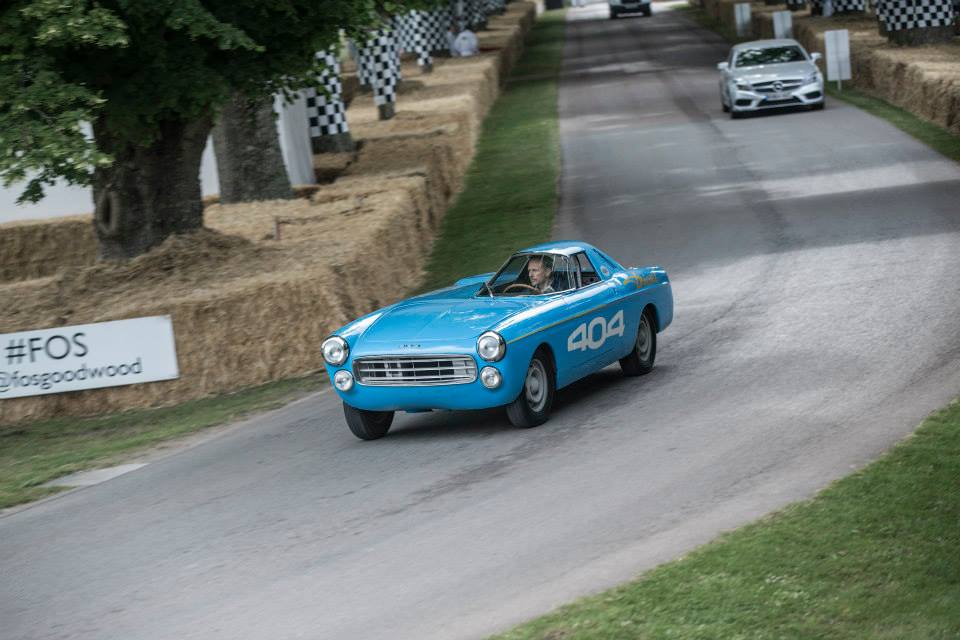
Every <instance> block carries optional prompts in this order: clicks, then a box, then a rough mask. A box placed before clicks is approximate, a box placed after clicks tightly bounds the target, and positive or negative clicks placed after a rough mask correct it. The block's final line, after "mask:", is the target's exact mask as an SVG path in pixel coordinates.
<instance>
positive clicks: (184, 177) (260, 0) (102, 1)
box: [0, 0, 423, 258]
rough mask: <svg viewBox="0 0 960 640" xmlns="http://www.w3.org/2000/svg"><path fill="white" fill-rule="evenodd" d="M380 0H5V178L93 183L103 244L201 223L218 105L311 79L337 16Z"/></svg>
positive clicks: (152, 238) (117, 246)
mask: <svg viewBox="0 0 960 640" xmlns="http://www.w3.org/2000/svg"><path fill="white" fill-rule="evenodd" d="M378 1H379V0H202V1H201V0H150V1H149V2H147V1H144V0H72V1H63V0H12V1H8V2H6V3H5V4H4V8H3V9H0V175H2V176H3V178H4V181H5V183H7V184H10V183H12V182H16V181H21V180H24V179H27V180H28V184H27V187H26V189H25V191H24V193H23V195H22V196H21V200H22V201H36V200H39V199H40V198H42V196H43V187H44V185H49V184H52V183H53V181H54V180H55V179H57V178H63V179H66V180H67V181H68V182H70V183H73V184H82V185H92V186H93V193H94V205H95V225H96V231H97V237H98V239H99V246H100V255H101V257H104V258H129V257H132V256H135V255H137V254H139V253H142V252H144V251H146V250H147V249H149V248H151V247H153V246H155V245H156V244H158V243H159V242H161V241H163V239H164V238H166V237H167V236H169V235H170V234H172V233H179V232H183V231H190V230H193V229H196V228H198V227H200V226H202V224H203V209H202V206H201V202H200V182H199V165H200V157H201V154H202V152H203V147H204V144H205V141H206V139H207V136H208V134H209V133H210V129H211V127H212V125H213V121H214V118H215V116H216V114H217V112H218V110H219V109H220V108H221V107H222V106H223V105H224V104H226V103H227V102H228V101H229V100H230V98H231V96H233V95H234V93H235V92H239V93H241V94H243V95H246V96H248V97H250V98H256V97H258V96H268V95H272V94H273V93H275V92H277V91H284V90H296V89H298V88H301V87H305V86H310V85H311V84H312V82H313V79H314V78H316V75H317V73H318V72H319V71H320V69H319V68H318V64H317V58H316V57H315V55H314V54H315V52H316V51H319V50H321V49H324V48H326V47H327V46H329V45H331V44H332V43H334V42H336V41H337V40H338V38H339V31H340V29H345V30H347V32H348V33H359V32H360V31H361V30H362V29H363V28H365V27H367V26H369V25H371V24H373V23H375V22H376V21H377V20H378V11H381V10H383V9H384V7H382V6H380V5H379V4H378ZM414 5H416V6H422V5H423V3H422V2H411V3H410V8H414ZM384 6H386V5H384ZM405 6H406V5H405V4H404V0H398V1H394V2H391V3H390V4H389V7H387V8H389V9H390V10H391V11H395V10H399V8H401V7H405ZM84 122H88V123H91V124H92V131H93V138H92V140H91V139H90V138H89V137H88V136H87V135H86V134H85V132H84V129H83V127H82V123H84Z"/></svg>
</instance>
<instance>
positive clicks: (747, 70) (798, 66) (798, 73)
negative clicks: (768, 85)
mask: <svg viewBox="0 0 960 640" xmlns="http://www.w3.org/2000/svg"><path fill="white" fill-rule="evenodd" d="M815 69H816V66H815V65H814V64H813V63H812V62H808V61H803V62H787V63H783V64H770V65H757V66H755V67H739V68H737V69H734V70H733V75H734V76H735V77H736V78H737V79H738V80H746V81H747V82H750V83H755V82H770V81H772V80H784V79H789V78H803V77H805V76H806V75H808V74H810V73H812V72H813V71H814V70H815Z"/></svg>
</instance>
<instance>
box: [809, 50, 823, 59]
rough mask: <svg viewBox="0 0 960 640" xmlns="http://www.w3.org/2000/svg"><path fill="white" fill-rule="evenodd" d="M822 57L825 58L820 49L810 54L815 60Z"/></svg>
mask: <svg viewBox="0 0 960 640" xmlns="http://www.w3.org/2000/svg"><path fill="white" fill-rule="evenodd" d="M821 58H823V56H822V55H821V54H820V52H819V51H814V52H813V53H811V54H810V59H811V60H813V61H814V62H816V61H817V60H820V59H821Z"/></svg>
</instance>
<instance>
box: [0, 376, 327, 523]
mask: <svg viewBox="0 0 960 640" xmlns="http://www.w3.org/2000/svg"><path fill="white" fill-rule="evenodd" d="M325 384H326V376H325V375H323V376H321V375H320V374H317V375H312V376H308V377H306V378H298V379H294V380H284V381H281V382H273V383H270V384H266V385H263V386H259V387H255V388H252V389H247V390H244V391H238V392H237V393H232V394H228V395H223V396H218V397H216V398H205V399H202V400H195V401H193V402H186V403H184V404H182V405H178V406H176V407H168V408H163V409H150V410H146V411H129V412H125V413H118V414H115V415H109V416H101V417H96V418H55V419H51V420H41V421H37V422H31V423H24V424H18V425H13V426H7V427H0V509H3V508H7V507H12V506H15V505H18V504H22V503H24V502H29V501H31V500H37V499H39V498H42V497H44V496H47V495H49V494H51V493H55V492H57V491H59V489H57V488H55V487H44V486H43V484H44V483H46V482H49V481H50V480H54V479H56V478H59V477H61V476H64V475H66V474H68V473H73V472H75V471H81V470H83V469H92V468H97V467H105V466H109V465H111V464H117V463H119V462H120V461H122V460H124V459H125V458H129V456H130V455H131V454H132V453H134V452H139V451H143V450H145V449H147V448H149V447H152V446H155V445H158V444H160V443H162V442H164V441H167V440H171V439H173V438H177V437H179V436H184V435H188V434H191V433H194V432H196V431H199V430H201V429H205V428H207V427H213V426H217V425H222V424H227V423H230V422H234V421H236V420H238V419H240V418H243V417H244V416H246V415H249V414H251V413H256V412H260V411H267V410H269V409H275V408H277V407H280V406H283V405H284V404H286V403H288V402H290V401H292V400H294V399H296V398H298V397H301V396H303V395H304V394H306V393H307V392H310V391H315V390H316V389H318V388H320V387H321V386H323V385H325Z"/></svg>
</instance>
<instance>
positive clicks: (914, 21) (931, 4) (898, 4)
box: [876, 0, 956, 31]
mask: <svg viewBox="0 0 960 640" xmlns="http://www.w3.org/2000/svg"><path fill="white" fill-rule="evenodd" d="M876 8H877V18H879V20H880V21H881V22H882V23H883V26H884V27H885V28H886V29H887V31H899V30H900V29H922V28H924V27H949V26H951V25H952V24H953V23H954V20H955V19H956V13H955V12H954V10H953V3H952V2H951V0H878V1H877V5H876Z"/></svg>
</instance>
